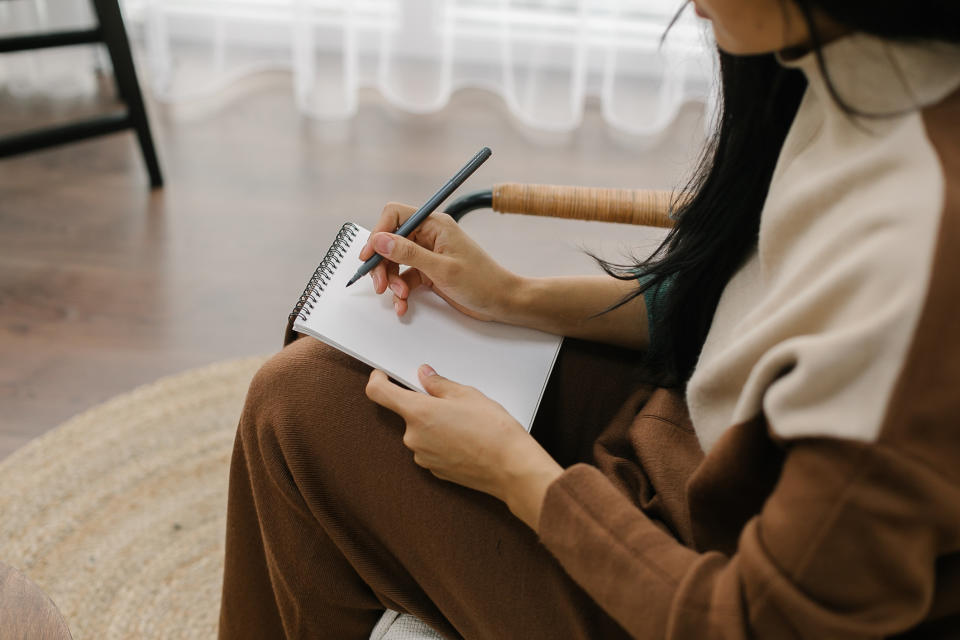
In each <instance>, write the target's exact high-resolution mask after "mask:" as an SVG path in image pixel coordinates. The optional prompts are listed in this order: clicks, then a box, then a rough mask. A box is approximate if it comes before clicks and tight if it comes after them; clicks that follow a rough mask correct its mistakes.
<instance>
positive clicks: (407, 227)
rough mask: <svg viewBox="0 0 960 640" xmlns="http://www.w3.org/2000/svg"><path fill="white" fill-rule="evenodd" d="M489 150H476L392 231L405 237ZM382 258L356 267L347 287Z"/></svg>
mask: <svg viewBox="0 0 960 640" xmlns="http://www.w3.org/2000/svg"><path fill="white" fill-rule="evenodd" d="M491 153H492V152H491V151H490V149H489V147H484V148H483V149H480V151H478V152H477V155H475V156H473V158H471V160H470V162H468V163H467V164H465V165H463V168H462V169H460V171H457V173H456V175H454V176H453V177H452V178H450V180H448V181H447V184H445V185H443V186H442V187H440V190H439V191H437V192H436V193H435V194H433V197H432V198H430V199H429V200H427V201H426V202H425V203H424V204H423V206H422V207H420V208H419V209H417V211H416V213H414V214H413V215H412V216H410V217H409V218H407V221H406V222H404V223H403V224H402V225H400V228H399V229H397V230H396V231H394V233H395V234H396V235H398V236H403V237H404V238H406V237H407V236H409V235H410V233H411V232H412V231H413V230H414V229H416V228H417V227H419V226H420V223H421V222H423V221H424V220H426V219H427V216H429V215H430V214H431V213H433V212H434V211H436V210H437V207H439V206H440V205H441V204H442V203H443V201H444V200H446V199H447V198H448V197H450V194H451V193H453V192H454V191H456V190H457V187H459V186H460V185H461V184H463V182H464V181H465V180H466V179H467V178H469V177H470V175H471V174H472V173H473V172H474V171H476V170H477V168H478V167H479V166H480V165H482V164H483V163H484V162H486V161H487V158H489V157H490V155H491ZM381 260H383V256H381V255H380V254H379V253H375V254H373V257H371V258H370V259H369V260H367V261H366V262H364V263H363V264H362V265H360V268H359V269H357V272H356V273H355V274H353V277H352V278H350V282H348V283H347V286H348V287H349V286H350V285H352V284H353V283H354V282H356V281H357V280H359V279H360V278H362V277H363V276H365V275H367V274H368V273H370V270H371V269H373V268H374V267H375V266H377V265H378V264H380V261H381Z"/></svg>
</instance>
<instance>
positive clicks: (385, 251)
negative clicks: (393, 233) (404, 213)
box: [373, 234, 394, 256]
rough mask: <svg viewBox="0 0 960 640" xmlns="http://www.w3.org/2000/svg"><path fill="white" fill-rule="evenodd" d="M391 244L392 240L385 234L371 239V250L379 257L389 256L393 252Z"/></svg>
mask: <svg viewBox="0 0 960 640" xmlns="http://www.w3.org/2000/svg"><path fill="white" fill-rule="evenodd" d="M393 244H394V241H393V238H391V237H390V236H389V235H387V234H383V235H377V236H374V238H373V248H374V249H376V251H377V253H379V254H380V255H385V256H389V255H390V252H391V251H393Z"/></svg>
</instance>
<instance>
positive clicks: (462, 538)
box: [220, 338, 650, 640]
mask: <svg viewBox="0 0 960 640" xmlns="http://www.w3.org/2000/svg"><path fill="white" fill-rule="evenodd" d="M636 360H637V356H636V354H635V353H633V352H629V351H625V350H618V349H614V348H610V347H604V346H601V345H596V344H592V343H586V342H581V341H576V340H567V341H565V343H564V346H563V348H562V350H561V353H560V355H559V358H558V362H557V366H556V367H555V369H554V372H553V374H552V376H551V378H550V382H549V384H548V387H547V390H546V392H545V395H544V398H543V401H542V404H541V406H540V410H539V412H538V414H537V419H536V423H535V424H534V427H533V430H532V433H533V435H534V436H535V437H536V438H537V439H538V440H539V441H540V442H541V444H543V445H544V447H545V448H546V449H547V450H548V451H550V453H551V454H552V455H553V456H554V457H555V458H556V459H557V460H558V462H560V464H562V465H564V466H569V465H571V464H573V463H575V462H581V461H588V462H590V461H592V460H593V458H592V449H593V447H594V443H595V441H596V440H597V438H598V436H599V434H600V433H601V431H603V430H604V429H605V428H606V427H607V426H608V425H610V428H612V429H617V430H619V431H622V432H624V433H625V429H622V428H621V427H617V426H616V425H617V424H620V425H624V424H628V423H629V422H630V421H631V420H632V418H633V416H634V415H636V411H637V409H638V407H639V406H640V405H641V404H642V403H643V401H644V400H645V399H646V396H648V395H649V393H650V390H649V388H645V387H644V386H643V385H641V384H639V383H638V382H637V370H636ZM369 373H370V368H369V367H368V366H366V365H364V364H362V363H360V362H358V361H357V360H354V359H352V358H350V357H349V356H346V355H344V354H342V353H340V352H339V351H336V350H334V349H332V348H330V347H327V346H326V345H324V344H322V343H320V342H319V341H317V340H314V339H312V338H301V339H299V340H296V341H295V342H293V343H292V344H290V345H288V346H287V347H286V348H285V349H284V350H283V351H282V352H280V353H279V354H278V355H276V356H274V357H273V358H272V359H271V360H270V361H269V362H267V363H266V364H265V365H264V366H263V368H262V369H261V370H260V371H259V372H258V373H257V375H256V377H255V378H254V380H253V382H252V383H251V385H250V390H249V393H248V395H247V401H246V406H245V408H244V412H243V415H242V417H241V420H240V425H239V429H238V433H237V438H236V443H235V448H234V453H233V461H232V465H231V469H230V492H229V503H228V511H227V538H226V568H225V574H224V584H223V603H222V608H221V612H220V638H222V639H235V638H258V639H263V638H283V637H287V638H333V639H342V640H349V639H353V638H356V639H361V638H364V639H365V638H367V637H368V636H369V634H370V631H371V629H372V628H373V626H374V625H375V623H376V621H377V620H378V618H379V617H380V615H381V614H382V613H383V609H384V608H385V607H389V608H391V609H395V610H398V611H403V612H407V613H411V614H413V615H415V616H417V617H418V618H420V619H421V620H423V621H424V622H426V623H428V624H429V625H430V626H432V627H434V628H435V629H437V630H438V631H440V632H441V633H443V634H444V635H445V636H448V637H451V638H459V637H464V638H468V639H470V640H481V639H485V638H496V639H498V640H503V639H513V638H517V639H523V640H535V639H537V638H550V639H559V638H622V637H626V634H625V632H624V631H623V630H622V628H620V627H619V626H618V625H617V624H616V623H615V622H614V621H613V620H611V619H610V618H609V617H608V616H607V615H606V614H605V613H604V612H603V611H602V610H601V609H600V608H599V607H598V606H597V605H596V604H595V603H594V602H593V601H592V600H591V599H590V598H589V597H588V596H587V595H586V594H585V593H584V592H583V591H582V590H581V589H580V588H579V587H578V586H577V585H576V584H575V583H574V582H573V581H572V580H571V579H570V577H569V576H567V574H566V573H564V571H563V569H562V568H561V567H560V565H559V564H558V563H557V562H556V560H555V559H554V558H553V557H552V556H551V555H550V553H549V552H548V551H547V550H546V549H545V548H544V547H543V546H542V545H541V544H540V543H539V542H538V540H537V536H536V534H535V533H534V532H533V531H531V530H530V529H529V528H527V526H526V525H524V524H523V523H522V522H521V521H520V520H518V519H516V518H515V517H514V516H513V515H512V514H511V513H510V511H509V510H508V509H507V507H506V506H505V505H504V504H503V503H501V502H500V501H498V500H496V499H494V498H492V497H490V496H488V495H486V494H482V493H479V492H476V491H472V490H469V489H466V488H463V487H461V486H458V485H456V484H452V483H448V482H444V481H442V480H439V479H437V478H435V477H434V476H433V475H431V474H430V473H429V472H427V471H426V470H424V469H421V468H420V467H418V466H416V465H415V464H414V462H413V457H412V454H411V452H410V451H409V450H407V449H406V448H405V447H404V446H403V444H402V442H401V436H402V434H403V422H402V420H401V419H400V418H399V416H397V415H396V414H394V413H392V412H390V411H388V410H387V409H384V408H382V407H379V406H377V405H376V404H374V403H373V402H371V401H370V400H368V399H367V397H366V396H365V395H364V386H365V384H366V382H367V378H368V376H369ZM440 373H441V374H442V373H443V372H442V371H441V372H440ZM504 375H509V372H504ZM608 431H609V429H608ZM605 437H606V436H605Z"/></svg>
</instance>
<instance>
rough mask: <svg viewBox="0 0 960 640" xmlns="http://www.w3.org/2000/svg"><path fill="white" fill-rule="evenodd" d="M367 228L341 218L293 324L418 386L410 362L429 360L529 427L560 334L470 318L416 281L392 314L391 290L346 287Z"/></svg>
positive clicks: (366, 281)
mask: <svg viewBox="0 0 960 640" xmlns="http://www.w3.org/2000/svg"><path fill="white" fill-rule="evenodd" d="M369 235H370V232H369V231H368V230H366V229H364V228H363V227H360V226H358V225H356V224H354V223H352V222H348V223H346V224H345V225H343V227H342V228H341V229H340V232H339V233H337V237H336V238H335V239H334V241H333V244H331V245H330V249H329V250H328V251H327V254H326V255H325V256H324V258H323V260H322V261H321V262H320V266H319V267H317V270H316V271H315V272H314V274H313V277H311V278H310V281H309V282H308V283H307V287H306V289H304V292H303V295H301V296H300V300H299V301H298V302H297V305H296V306H295V307H294V309H293V313H292V314H291V318H293V319H294V324H293V328H294V330H296V331H299V332H301V333H305V334H308V335H311V336H313V337H314V338H317V339H319V340H322V341H323V342H326V343H327V344H329V345H330V346H332V347H335V348H337V349H339V350H340V351H343V352H344V353H347V354H349V355H351V356H353V357H355V358H357V359H359V360H362V361H364V362H366V363H367V364H369V365H370V366H372V367H375V368H377V369H381V370H382V371H384V372H386V373H387V374H388V375H389V376H390V377H391V378H393V379H394V380H396V381H398V382H400V383H402V384H404V385H406V386H407V387H409V388H411V389H416V390H418V391H424V389H423V387H422V386H420V383H419V380H418V378H417V369H418V368H419V366H420V365H421V364H429V365H430V366H432V367H433V368H434V369H435V370H436V371H437V373H439V374H440V375H442V376H444V377H446V378H449V379H450V380H453V381H455V382H459V383H460V384H465V385H469V386H471V387H476V388H477V389H479V390H480V391H482V392H483V393H484V394H485V395H486V396H487V397H489V398H491V399H493V400H495V401H497V402H499V403H500V404H501V405H502V406H503V407H504V408H505V409H506V410H507V411H508V412H509V413H510V415H512V416H513V417H514V418H515V419H516V420H517V421H518V422H519V423H520V424H522V425H523V426H524V427H525V428H526V429H527V431H529V430H530V427H531V426H532V425H533V419H534V417H535V416H536V413H537V407H538V406H539V405H540V399H541V397H542V396H543V391H544V389H545V388H546V385H547V380H548V379H549V377H550V372H551V370H552V369H553V365H554V362H555V360H556V357H557V353H558V352H559V349H560V343H561V340H562V339H561V338H560V337H558V336H554V335H551V334H548V333H543V332H541V331H536V330H534V329H528V328H525V327H514V326H511V325H506V324H500V323H496V322H482V321H480V320H475V319H473V318H470V317H469V316H466V315H464V314H462V313H460V312H459V311H457V310H456V309H454V308H452V307H451V306H449V305H448V304H447V303H446V302H444V301H443V300H442V299H441V298H440V297H439V296H437V295H436V294H434V293H433V292H432V291H430V290H428V289H425V288H423V287H420V288H418V289H415V290H414V291H413V292H411V294H410V298H409V300H408V302H409V307H408V309H407V313H406V314H404V316H403V317H402V318H398V317H397V315H396V313H395V312H394V309H393V298H392V296H391V295H390V294H389V293H387V294H384V295H377V294H376V293H375V292H374V291H373V286H372V285H371V284H370V281H369V278H365V279H363V280H361V281H359V282H357V283H356V284H354V285H353V286H352V287H349V288H347V287H346V284H347V281H348V280H349V279H350V276H352V275H353V274H354V272H355V271H356V270H357V268H358V267H359V266H360V265H361V264H362V263H361V261H360V257H359V256H360V249H362V248H363V246H364V244H366V241H367V237H368V236H369Z"/></svg>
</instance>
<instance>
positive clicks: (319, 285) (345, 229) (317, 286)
mask: <svg viewBox="0 0 960 640" xmlns="http://www.w3.org/2000/svg"><path fill="white" fill-rule="evenodd" d="M358 231H359V227H357V225H355V224H354V223H352V222H347V223H346V224H344V225H343V226H342V227H340V231H339V232H337V237H336V238H334V240H333V244H331V245H330V248H329V249H327V255H325V256H324V257H323V260H321V261H320V266H318V267H317V270H316V271H314V272H313V275H312V276H311V277H310V281H309V282H307V286H306V287H305V288H304V290H303V293H301V294H300V299H299V300H297V304H296V305H294V307H293V311H291V312H290V321H291V322H292V321H293V320H294V319H295V318H297V317H299V318H300V320H302V321H304V322H306V320H307V317H308V316H309V315H310V312H311V311H313V308H314V307H315V306H316V304H317V302H318V301H319V300H320V296H321V294H323V290H324V289H326V287H327V285H328V284H329V283H330V279H331V278H333V273H334V271H336V270H337V267H339V266H340V262H342V261H343V257H344V256H345V255H347V249H348V248H349V247H350V243H351V242H353V240H354V239H355V238H356V237H357V233H358Z"/></svg>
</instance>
